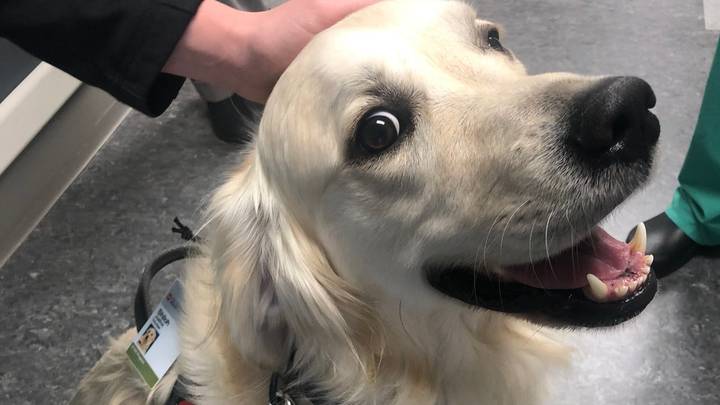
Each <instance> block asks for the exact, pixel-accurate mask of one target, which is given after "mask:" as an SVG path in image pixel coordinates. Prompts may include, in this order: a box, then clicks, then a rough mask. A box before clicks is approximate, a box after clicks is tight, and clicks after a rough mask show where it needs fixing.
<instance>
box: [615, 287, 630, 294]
mask: <svg viewBox="0 0 720 405" xmlns="http://www.w3.org/2000/svg"><path fill="white" fill-rule="evenodd" d="M627 293H628V286H626V285H624V286H622V287H618V288H616V289H615V295H617V296H618V297H624V296H626V295H627Z"/></svg>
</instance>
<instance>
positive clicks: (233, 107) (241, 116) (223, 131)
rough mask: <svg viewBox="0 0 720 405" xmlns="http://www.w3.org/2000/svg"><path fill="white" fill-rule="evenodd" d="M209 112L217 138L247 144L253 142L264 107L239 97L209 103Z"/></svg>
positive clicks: (233, 96)
mask: <svg viewBox="0 0 720 405" xmlns="http://www.w3.org/2000/svg"><path fill="white" fill-rule="evenodd" d="M207 108H208V109H207V112H208V117H209V118H210V125H211V126H212V129H213V132H214V133H215V136H217V137H218V138H220V139H221V140H223V141H225V142H228V143H237V144H246V143H249V142H250V141H251V140H252V137H253V134H254V132H255V129H256V128H257V123H258V121H259V118H260V116H261V115H262V109H263V108H262V106H261V105H260V104H256V103H253V102H252V101H248V100H245V99H244V98H242V97H240V96H238V95H232V96H230V97H228V98H226V99H223V100H220V101H215V102H211V101H208V102H207Z"/></svg>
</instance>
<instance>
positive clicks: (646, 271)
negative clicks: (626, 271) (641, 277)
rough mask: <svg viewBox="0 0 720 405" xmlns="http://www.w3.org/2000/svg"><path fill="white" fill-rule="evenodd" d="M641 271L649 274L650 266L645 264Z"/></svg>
mask: <svg viewBox="0 0 720 405" xmlns="http://www.w3.org/2000/svg"><path fill="white" fill-rule="evenodd" d="M640 271H641V272H642V273H643V274H645V275H646V276H647V275H648V274H650V266H645V267H643V268H641V269H640Z"/></svg>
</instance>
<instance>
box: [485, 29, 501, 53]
mask: <svg viewBox="0 0 720 405" xmlns="http://www.w3.org/2000/svg"><path fill="white" fill-rule="evenodd" d="M487 36H488V38H487V40H488V44H489V45H490V48H492V49H494V50H496V51H503V50H504V49H505V48H503V46H502V44H501V43H500V32H499V31H498V30H497V28H491V29H490V30H489V31H488V34H487Z"/></svg>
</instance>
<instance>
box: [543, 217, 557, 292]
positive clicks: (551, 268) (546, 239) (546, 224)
mask: <svg viewBox="0 0 720 405" xmlns="http://www.w3.org/2000/svg"><path fill="white" fill-rule="evenodd" d="M555 212H556V210H552V211H551V212H550V215H548V219H547V223H545V256H547V260H548V266H549V267H550V273H552V275H553V277H555V281H558V280H559V279H558V276H557V274H555V269H554V268H553V265H552V260H550V245H549V242H548V231H549V229H550V221H551V220H552V217H553V215H555Z"/></svg>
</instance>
